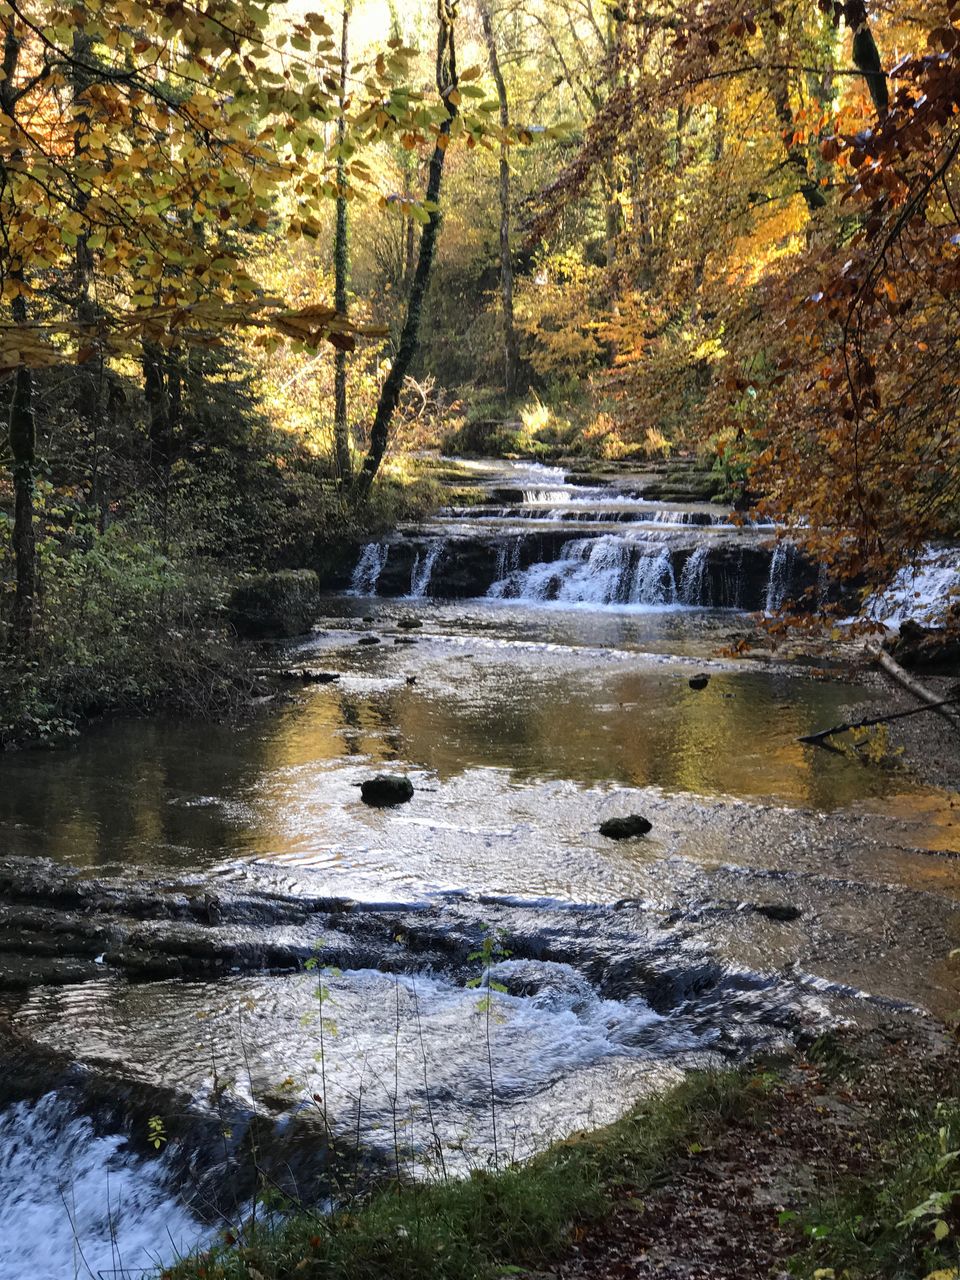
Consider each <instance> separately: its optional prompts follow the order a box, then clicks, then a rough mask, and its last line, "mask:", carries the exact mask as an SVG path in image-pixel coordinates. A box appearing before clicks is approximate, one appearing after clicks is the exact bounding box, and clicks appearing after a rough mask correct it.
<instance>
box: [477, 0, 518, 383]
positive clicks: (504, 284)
mask: <svg viewBox="0 0 960 1280" xmlns="http://www.w3.org/2000/svg"><path fill="white" fill-rule="evenodd" d="M480 20H481V22H482V23H483V35H484V39H485V40H486V42H487V56H488V58H489V60H490V74H491V75H492V76H493V82H494V84H495V85H496V87H497V101H498V102H499V104H500V127H501V128H502V129H504V130H506V129H509V127H510V104H509V102H508V100H507V87H506V85H505V84H504V81H503V73H502V71H501V70H500V58H499V56H498V54H497V42H496V38H495V36H494V32H493V17H492V15H491V12H490V5H489V3H488V2H485V3H482V4H481V6H480ZM500 296H501V299H502V302H503V389H504V392H505V393H506V395H507V396H512V395H513V394H514V392H515V391H516V389H517V369H518V365H519V362H520V351H519V344H518V342H517V331H516V327H515V325H514V322H513V252H512V250H511V248H510V165H509V163H508V161H507V147H506V144H504V143H501V145H500Z"/></svg>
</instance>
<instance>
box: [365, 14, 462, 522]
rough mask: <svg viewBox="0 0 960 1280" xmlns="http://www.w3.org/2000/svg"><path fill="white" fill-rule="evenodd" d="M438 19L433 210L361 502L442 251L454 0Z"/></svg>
mask: <svg viewBox="0 0 960 1280" xmlns="http://www.w3.org/2000/svg"><path fill="white" fill-rule="evenodd" d="M437 19H438V26H439V30H438V33H437V89H438V90H439V93H440V96H441V97H442V98H443V101H444V104H445V105H446V109H447V115H446V119H445V120H444V122H443V124H441V126H440V134H439V137H438V138H437V145H436V146H435V147H434V149H433V156H432V157H431V160H430V173H429V176H428V178H427V190H426V200H427V203H428V204H429V205H430V206H431V212H430V218H429V221H428V222H427V223H426V225H425V226H424V228H423V231H422V232H421V233H420V252H419V254H418V256H417V269H416V271H415V272H414V276H413V284H412V285H411V287H410V297H409V299H408V301H407V315H406V319H405V321H404V325H403V330H402V332H401V334H400V344H399V346H398V348H397V354H396V356H395V358H394V361H393V364H392V365H391V366H390V372H389V373H388V374H387V376H386V379H385V381H384V384H383V387H382V388H381V390H380V399H379V401H378V403H377V412H376V415H375V416H374V419H373V426H372V427H371V429H370V447H369V449H368V450H367V456H366V457H365V458H364V460H363V467H362V469H361V470H360V473H359V475H358V476H357V479H356V483H355V485H354V491H355V493H356V496H357V499H358V500H359V501H361V502H363V501H365V500H366V498H367V497H368V495H369V493H370V486H371V485H372V484H373V481H374V477H375V476H376V474H377V472H378V471H379V470H380V464H381V462H382V461H383V455H384V454H385V453H386V451H387V443H388V441H389V438H390V423H391V422H392V420H393V415H394V413H395V412H396V409H397V405H398V403H399V401H400V391H401V388H402V387H403V380H404V378H405V377H406V376H407V373H408V372H409V370H410V366H411V364H412V363H413V358H414V356H415V355H416V354H417V348H418V346H419V343H420V319H421V315H422V312H423V300H424V298H425V297H426V293H427V285H428V284H429V281H430V270H431V268H432V266H433V255H434V251H435V250H436V247H437V235H438V233H439V231H440V211H439V209H438V208H437V202H438V201H439V199H440V187H441V184H442V182H443V162H444V158H445V156H446V154H447V143H448V142H449V140H450V126H451V125H452V123H453V121H454V118H455V117H456V114H457V102H458V99H459V94H458V93H457V54H456V41H455V31H454V23H455V19H456V7H455V0H454V3H450V0H438V2H437Z"/></svg>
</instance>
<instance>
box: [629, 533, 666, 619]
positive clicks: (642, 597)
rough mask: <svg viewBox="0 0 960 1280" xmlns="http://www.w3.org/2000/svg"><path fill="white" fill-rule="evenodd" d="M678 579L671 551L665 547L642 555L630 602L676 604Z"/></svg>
mask: <svg viewBox="0 0 960 1280" xmlns="http://www.w3.org/2000/svg"><path fill="white" fill-rule="evenodd" d="M676 600H677V580H676V578H675V576H674V573H673V562H672V561H671V559H670V552H669V551H668V550H667V548H666V547H663V548H662V549H661V550H660V551H659V552H657V553H655V554H653V555H642V556H641V557H640V559H639V561H638V563H637V567H636V571H635V572H634V577H633V582H632V584H631V587H630V598H629V603H630V604H651V605H665V604H676Z"/></svg>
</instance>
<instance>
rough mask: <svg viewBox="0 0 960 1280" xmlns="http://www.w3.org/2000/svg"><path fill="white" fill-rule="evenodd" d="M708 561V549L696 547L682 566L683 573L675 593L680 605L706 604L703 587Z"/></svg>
mask: <svg viewBox="0 0 960 1280" xmlns="http://www.w3.org/2000/svg"><path fill="white" fill-rule="evenodd" d="M709 559H710V551H709V548H707V547H697V549H696V551H694V553H693V555H691V556H690V558H689V559H688V560H687V563H686V564H685V565H684V566H683V572H682V573H681V574H680V586H679V588H678V592H677V594H678V596H679V598H680V603H681V604H690V605H704V604H706V603H707V601H706V600H705V599H704V596H705V594H706V593H705V591H704V587H705V586H706V584H707V564H708V562H709Z"/></svg>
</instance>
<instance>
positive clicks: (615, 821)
mask: <svg viewBox="0 0 960 1280" xmlns="http://www.w3.org/2000/svg"><path fill="white" fill-rule="evenodd" d="M652 830H653V823H652V822H650V821H649V820H648V819H647V818H644V817H642V816H641V815H640V814H639V813H631V814H630V815H629V816H628V817H626V818H608V819H607V820H606V822H601V823H600V834H601V835H602V836H606V837H607V839H608V840H629V839H630V838H631V837H632V836H645V835H646V834H647V832H648V831H652Z"/></svg>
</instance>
